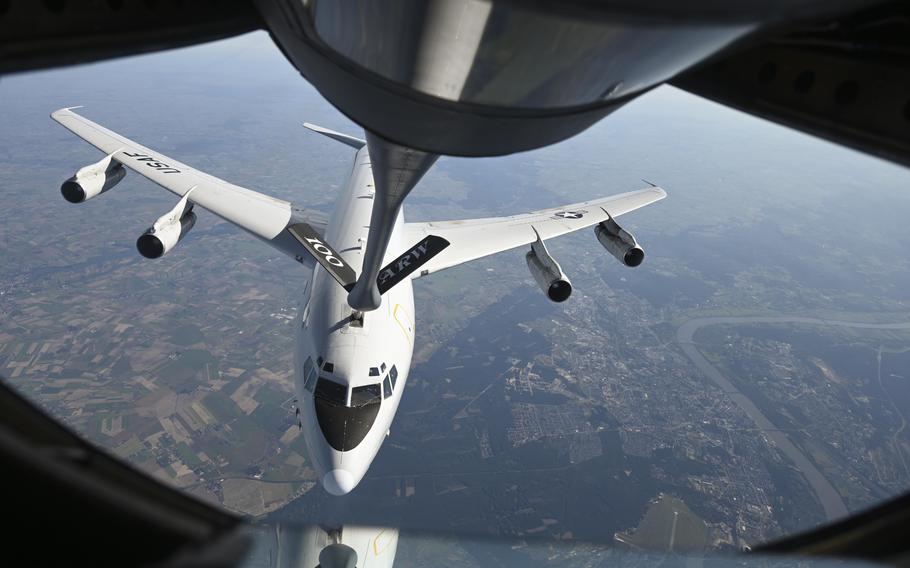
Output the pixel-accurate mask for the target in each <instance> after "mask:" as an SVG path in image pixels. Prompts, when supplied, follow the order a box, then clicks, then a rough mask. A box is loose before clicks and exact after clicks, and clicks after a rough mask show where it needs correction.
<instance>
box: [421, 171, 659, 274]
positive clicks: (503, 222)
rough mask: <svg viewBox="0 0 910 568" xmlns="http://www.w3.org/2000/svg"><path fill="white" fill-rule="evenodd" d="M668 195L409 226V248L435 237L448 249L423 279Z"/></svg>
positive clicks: (650, 191)
mask: <svg viewBox="0 0 910 568" xmlns="http://www.w3.org/2000/svg"><path fill="white" fill-rule="evenodd" d="M666 196H667V193H666V192H665V191H664V190H663V189H661V188H659V187H648V188H645V189H639V190H637V191H630V192H628V193H622V194H619V195H613V196H610V197H604V198H602V199H594V200H591V201H583V202H581V203H573V204H571V205H563V206H562V207H554V208H551V209H543V210H540V211H534V212H532V213H525V214H523V215H512V216H510V217H490V218H485V219H467V220H461V221H436V222H431V223H405V225H404V230H405V242H409V243H410V242H414V241H418V240H420V239H425V238H427V237H429V236H431V235H433V236H436V237H439V238H442V239H445V240H446V241H448V243H449V244H448V246H447V247H446V248H444V249H443V250H442V251H441V252H439V253H438V254H436V256H434V257H433V258H431V259H430V260H428V261H427V262H426V264H424V265H423V266H421V267H420V272H419V273H418V276H417V277H419V276H424V275H427V274H431V273H433V272H437V271H439V270H443V269H445V268H450V267H452V266H457V265H459V264H462V263H465V262H470V261H472V260H475V259H478V258H482V257H484V256H488V255H491V254H495V253H497V252H502V251H504V250H509V249H512V248H515V247H519V246H522V245H529V244H531V243H533V242H535V241H536V240H537V236H538V235H540V238H541V240H546V239H552V238H553V237H558V236H560V235H565V234H566V233H571V232H572V231H577V230H579V229H584V228H585V227H591V226H593V225H596V224H598V223H600V222H601V221H605V220H607V218H608V215H607V213H609V215H610V216H612V217H618V216H620V215H623V214H625V213H628V212H630V211H635V210H636V209H638V208H640V207H644V206H645V205H649V204H651V203H654V202H655V201H660V200H661V199H663V198H664V197H666Z"/></svg>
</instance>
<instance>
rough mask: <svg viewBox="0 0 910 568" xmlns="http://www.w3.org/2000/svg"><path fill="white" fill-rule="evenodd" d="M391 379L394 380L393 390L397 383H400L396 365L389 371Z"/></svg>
mask: <svg viewBox="0 0 910 568" xmlns="http://www.w3.org/2000/svg"><path fill="white" fill-rule="evenodd" d="M389 378H390V379H392V388H393V389H394V388H395V383H396V382H397V381H398V369H396V368H395V365H392V368H391V369H389Z"/></svg>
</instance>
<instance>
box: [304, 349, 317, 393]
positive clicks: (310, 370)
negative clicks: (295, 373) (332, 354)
mask: <svg viewBox="0 0 910 568" xmlns="http://www.w3.org/2000/svg"><path fill="white" fill-rule="evenodd" d="M303 381H304V382H303V388H305V389H306V390H308V391H310V392H313V387H314V386H315V385H316V367H315V366H314V365H313V358H312V357H307V358H306V361H304V363H303Z"/></svg>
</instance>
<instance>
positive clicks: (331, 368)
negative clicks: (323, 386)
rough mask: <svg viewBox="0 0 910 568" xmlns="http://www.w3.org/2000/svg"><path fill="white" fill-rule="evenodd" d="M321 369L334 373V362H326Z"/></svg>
mask: <svg viewBox="0 0 910 568" xmlns="http://www.w3.org/2000/svg"><path fill="white" fill-rule="evenodd" d="M322 370H323V371H325V372H326V373H334V372H335V363H326V364H325V365H323V366H322Z"/></svg>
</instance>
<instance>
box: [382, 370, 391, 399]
mask: <svg viewBox="0 0 910 568" xmlns="http://www.w3.org/2000/svg"><path fill="white" fill-rule="evenodd" d="M390 396H392V383H391V382H390V381H389V376H388V375H386V376H385V378H384V379H382V397H383V398H389V397H390Z"/></svg>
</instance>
